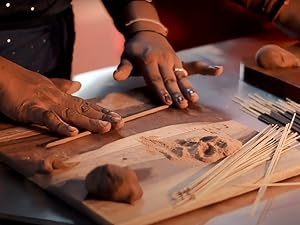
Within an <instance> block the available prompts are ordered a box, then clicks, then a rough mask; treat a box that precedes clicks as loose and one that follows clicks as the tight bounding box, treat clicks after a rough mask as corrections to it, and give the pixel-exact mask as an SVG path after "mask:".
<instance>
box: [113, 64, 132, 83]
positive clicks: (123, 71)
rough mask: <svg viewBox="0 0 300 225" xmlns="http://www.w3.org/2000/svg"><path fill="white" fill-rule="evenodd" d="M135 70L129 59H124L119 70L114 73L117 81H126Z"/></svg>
mask: <svg viewBox="0 0 300 225" xmlns="http://www.w3.org/2000/svg"><path fill="white" fill-rule="evenodd" d="M132 69H133V66H132V64H131V62H130V61H129V60H127V59H122V60H121V63H120V64H119V65H118V68H117V69H116V70H115V72H114V75H113V76H114V79H115V80H126V79H127V78H128V77H129V76H130V74H131V71H132Z"/></svg>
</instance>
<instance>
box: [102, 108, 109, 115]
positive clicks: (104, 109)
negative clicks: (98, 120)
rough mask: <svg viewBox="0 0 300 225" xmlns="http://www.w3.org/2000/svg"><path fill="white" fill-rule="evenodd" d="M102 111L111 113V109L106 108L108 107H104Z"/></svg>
mask: <svg viewBox="0 0 300 225" xmlns="http://www.w3.org/2000/svg"><path fill="white" fill-rule="evenodd" d="M101 112H103V113H105V114H107V113H110V110H109V109H106V108H103V109H102V110H101Z"/></svg>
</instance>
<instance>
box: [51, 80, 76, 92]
mask: <svg viewBox="0 0 300 225" xmlns="http://www.w3.org/2000/svg"><path fill="white" fill-rule="evenodd" d="M50 80H51V81H52V83H53V84H54V85H55V86H56V87H57V88H58V89H59V90H61V91H62V92H65V93H67V94H73V93H75V92H76V91H78V90H79V89H80V87H81V84H80V82H78V81H71V80H66V79H61V78H51V79H50Z"/></svg>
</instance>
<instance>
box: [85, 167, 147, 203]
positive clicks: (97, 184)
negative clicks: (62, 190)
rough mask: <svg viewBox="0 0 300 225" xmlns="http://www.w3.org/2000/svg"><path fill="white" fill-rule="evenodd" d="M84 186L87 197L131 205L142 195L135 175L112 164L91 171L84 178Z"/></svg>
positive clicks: (127, 169)
mask: <svg viewBox="0 0 300 225" xmlns="http://www.w3.org/2000/svg"><path fill="white" fill-rule="evenodd" d="M85 185H86V188H87V191H88V193H89V195H91V196H93V197H96V198H99V199H102V200H109V201H117V202H125V203H130V204H131V203H133V202H134V201H136V200H138V199H140V198H141V197H142V195H143V190H142V188H141V186H140V184H139V181H138V178H137V175H136V173H135V172H134V171H133V170H131V169H129V168H128V167H120V166H117V165H112V164H106V165H102V166H99V167H96V168H95V169H93V170H92V171H91V172H90V173H89V174H88V175H87V176H86V179H85Z"/></svg>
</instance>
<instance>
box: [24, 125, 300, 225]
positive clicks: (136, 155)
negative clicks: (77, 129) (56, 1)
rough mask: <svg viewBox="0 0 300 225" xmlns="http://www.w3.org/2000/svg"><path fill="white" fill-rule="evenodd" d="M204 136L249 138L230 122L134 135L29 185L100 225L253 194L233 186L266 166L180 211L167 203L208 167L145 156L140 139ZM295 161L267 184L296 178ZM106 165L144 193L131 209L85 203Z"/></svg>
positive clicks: (292, 156) (293, 154)
mask: <svg viewBox="0 0 300 225" xmlns="http://www.w3.org/2000/svg"><path fill="white" fill-rule="evenodd" d="M208 134H213V135H222V136H227V135H228V136H230V137H232V138H235V139H237V140H241V141H245V140H247V139H249V138H250V137H251V136H253V134H254V131H253V130H251V129H249V128H247V127H245V126H243V125H241V124H239V123H237V122H235V121H225V122H218V123H187V124H179V125H172V126H166V127H163V128H160V129H155V130H151V131H147V132H143V133H140V134H135V135H132V136H129V137H126V138H123V139H120V140H118V141H115V142H113V143H110V144H107V145H105V146H103V147H101V148H99V149H95V150H94V151H90V152H86V153H83V154H80V155H77V156H74V157H72V158H71V159H69V160H68V162H80V164H78V165H77V166H76V167H74V168H72V170H69V171H65V172H62V173H58V174H54V175H53V176H46V175H34V176H32V177H30V178H29V179H31V180H32V181H33V182H35V183H37V184H38V185H40V186H41V187H42V188H44V189H46V190H48V191H50V192H52V193H54V194H55V195H57V196H59V197H60V198H61V199H63V200H64V201H66V202H68V203H69V204H70V205H72V206H74V207H77V208H78V209H80V210H82V211H83V212H85V213H86V214H88V215H90V216H91V217H92V218H94V219H95V221H97V222H99V223H102V222H103V221H105V222H107V223H110V224H128V225H134V224H138V225H142V224H150V223H154V222H157V221H161V220H164V219H166V218H170V217H173V216H176V215H180V214H182V213H185V212H188V211H191V210H194V209H197V208H200V207H203V206H206V205H210V204H212V203H216V202H219V201H223V200H225V199H228V198H231V197H234V196H238V195H241V194H243V193H246V192H249V191H251V190H254V189H256V188H257V187H255V186H249V187H244V186H237V185H235V184H243V183H245V184H248V183H256V182H259V181H260V180H261V178H262V177H263V175H264V172H265V169H266V168H265V165H262V166H260V167H257V168H256V169H255V170H253V171H251V172H249V173H248V174H247V175H245V176H243V177H241V178H239V179H237V180H235V181H234V182H233V183H231V184H228V185H226V186H224V187H223V189H222V190H220V191H219V192H218V193H217V194H216V195H214V196H209V197H208V198H206V199H203V200H201V201H197V199H196V200H192V201H190V202H189V203H187V204H184V205H182V206H179V207H178V206H174V202H173V201H172V199H171V197H170V195H171V193H172V192H173V191H175V190H179V189H180V187H182V186H183V185H184V184H187V183H188V182H190V181H192V180H193V177H195V176H200V175H201V174H203V173H205V171H207V169H209V168H211V166H212V165H208V164H205V163H203V162H198V163H191V162H190V161H180V160H177V161H172V160H169V159H167V158H166V157H165V156H164V155H163V154H161V153H159V152H155V151H154V152H153V151H149V149H148V147H147V146H145V145H144V144H142V143H141V142H140V138H141V137H152V138H153V137H158V138H159V140H161V141H164V142H167V143H168V142H170V141H174V140H175V139H177V138H185V137H195V136H203V135H204V136H207V135H208ZM299 161H300V153H299V150H298V149H295V150H292V151H290V152H288V153H287V154H285V155H284V156H283V157H282V158H281V160H280V162H279V164H278V166H277V169H276V171H275V173H274V176H273V179H272V180H273V181H274V182H275V181H279V180H284V179H286V178H289V177H293V176H296V175H298V174H300V164H299ZM105 163H114V164H117V165H121V166H130V167H131V168H132V169H134V170H136V171H137V173H138V175H139V178H140V183H141V186H142V188H143V191H144V196H143V198H142V199H141V200H139V201H137V202H136V203H135V204H134V205H128V204H123V203H115V202H109V201H99V200H93V199H87V198H86V194H87V193H86V190H85V187H84V178H85V176H86V174H87V173H88V172H89V171H90V170H91V169H93V168H94V167H96V166H99V165H102V164H105Z"/></svg>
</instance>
